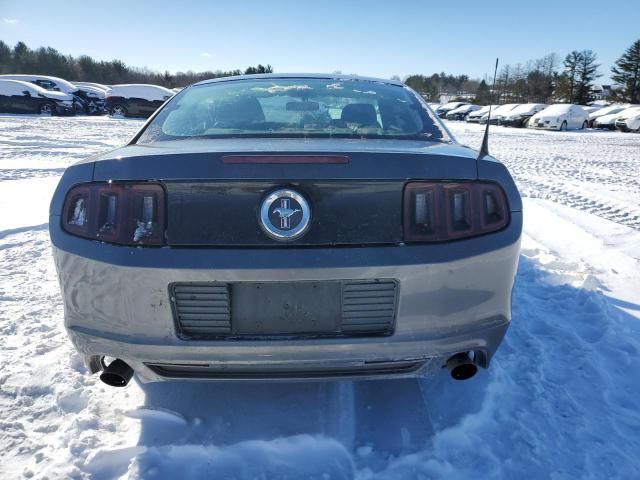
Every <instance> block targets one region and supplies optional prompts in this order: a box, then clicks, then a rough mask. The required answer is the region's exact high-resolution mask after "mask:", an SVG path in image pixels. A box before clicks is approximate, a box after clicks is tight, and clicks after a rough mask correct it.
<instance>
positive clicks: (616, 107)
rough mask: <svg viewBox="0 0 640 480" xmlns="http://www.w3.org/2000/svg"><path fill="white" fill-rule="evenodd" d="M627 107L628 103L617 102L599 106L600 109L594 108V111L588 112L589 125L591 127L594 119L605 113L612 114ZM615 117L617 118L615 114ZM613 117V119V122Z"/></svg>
mask: <svg viewBox="0 0 640 480" xmlns="http://www.w3.org/2000/svg"><path fill="white" fill-rule="evenodd" d="M629 107H630V105H629V104H620V103H619V104H615V105H610V106H608V107H604V108H601V109H600V110H596V111H595V112H592V113H590V114H589V118H588V122H589V127H591V128H593V127H594V122H595V121H596V119H598V118H601V117H604V116H605V115H613V114H616V113H621V112H622V111H623V110H625V109H627V108H629ZM615 118H617V116H616V117H615ZM615 118H614V119H613V122H614V123H615Z"/></svg>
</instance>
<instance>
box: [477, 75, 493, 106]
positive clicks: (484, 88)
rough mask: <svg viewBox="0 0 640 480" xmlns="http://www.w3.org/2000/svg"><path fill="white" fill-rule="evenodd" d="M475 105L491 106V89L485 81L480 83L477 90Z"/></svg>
mask: <svg viewBox="0 0 640 480" xmlns="http://www.w3.org/2000/svg"><path fill="white" fill-rule="evenodd" d="M475 103H477V104H479V105H489V104H490V103H491V89H490V88H489V85H487V82H485V81H484V80H482V81H481V82H480V85H478V90H476V100H475Z"/></svg>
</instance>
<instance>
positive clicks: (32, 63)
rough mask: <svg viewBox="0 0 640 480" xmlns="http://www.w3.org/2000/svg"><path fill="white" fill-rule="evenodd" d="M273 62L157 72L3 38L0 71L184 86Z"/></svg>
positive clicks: (250, 71)
mask: <svg viewBox="0 0 640 480" xmlns="http://www.w3.org/2000/svg"><path fill="white" fill-rule="evenodd" d="M271 72H273V68H272V67H271V65H261V64H259V65H257V66H255V67H254V66H250V67H248V68H246V69H244V70H241V69H236V70H229V71H223V70H214V71H205V72H193V71H191V70H189V71H187V72H177V73H171V72H168V71H166V72H164V73H162V72H157V71H154V70H150V69H148V68H138V67H131V66H128V65H125V63H124V62H122V61H121V60H110V61H97V60H94V59H93V58H91V57H90V56H88V55H81V56H79V57H73V56H71V55H64V54H62V53H60V52H58V50H56V49H55V48H51V47H40V48H37V49H30V48H29V47H28V46H27V45H26V44H25V43H24V42H18V43H16V44H15V46H14V47H13V48H12V47H10V46H9V45H7V44H6V43H5V42H3V41H2V40H0V74H3V73H26V74H38V75H49V76H53V77H60V78H64V79H67V80H72V81H79V82H82V81H84V82H95V83H103V84H105V85H115V84H120V83H152V84H155V85H162V86H164V87H167V88H174V87H184V86H186V85H189V84H191V83H195V82H199V81H200V80H205V79H208V78H218V77H227V76H230V75H242V74H247V75H248V74H255V73H271Z"/></svg>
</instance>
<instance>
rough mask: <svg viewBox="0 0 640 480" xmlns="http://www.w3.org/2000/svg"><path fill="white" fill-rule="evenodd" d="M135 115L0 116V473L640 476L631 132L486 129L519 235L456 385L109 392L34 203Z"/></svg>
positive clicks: (470, 130)
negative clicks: (476, 367)
mask: <svg viewBox="0 0 640 480" xmlns="http://www.w3.org/2000/svg"><path fill="white" fill-rule="evenodd" d="M140 125H141V123H140V122H139V121H127V120H111V119H108V118H88V117H85V118H71V119H69V118H39V117H13V116H0V366H1V368H2V370H0V478H1V479H3V480H4V479H13V478H49V479H59V478H95V479H108V478H145V479H149V478H167V479H175V478H181V479H187V478H225V479H244V478H260V479H271V478H278V479H298V478H313V479H350V478H355V479H359V480H365V479H413V478H421V479H438V478H447V479H450V478H453V479H456V478H460V479H467V478H480V479H489V478H527V479H528V478H541V479H550V478H552V479H576V478H584V479H598V480H599V479H603V478H611V479H635V478H640V453H639V452H640V370H639V368H638V361H639V360H640V266H639V263H638V259H640V184H639V179H640V135H632V134H620V133H611V132H590V131H588V132H575V133H574V132H537V131H530V130H516V129H505V128H501V127H497V128H494V129H493V131H492V137H491V142H490V143H491V149H492V152H493V153H494V154H495V155H496V156H497V157H498V158H500V159H502V160H503V161H504V162H505V163H506V164H507V165H508V166H509V168H510V169H511V171H512V172H513V174H514V176H515V178H516V181H517V182H518V184H519V186H520V188H521V189H522V192H523V194H524V195H525V200H524V205H525V209H526V210H525V236H524V240H523V250H522V257H521V262H520V269H519V272H518V278H517V284H516V288H515V292H514V317H513V324H512V326H511V328H510V330H509V333H508V334H507V337H506V339H505V341H504V343H503V345H502V347H501V348H500V350H499V351H498V353H497V355H496V357H495V358H494V361H493V364H492V367H491V369H489V370H488V371H481V372H480V373H479V374H478V375H477V376H476V377H474V378H473V379H472V380H470V381H468V382H457V383H456V382H453V381H451V380H450V379H448V378H447V376H446V374H445V373H444V372H442V373H438V374H436V376H435V377H432V378H426V379H421V380H403V381H384V382H325V383H306V384H305V383H292V384H287V383H277V384H269V383H265V384H250V385H243V384H227V385H220V384H215V385H208V384H196V385H193V384H182V383H163V384H151V385H145V386H140V385H138V384H136V383H132V384H131V385H129V386H128V387H127V388H126V389H121V390H115V389H112V388H109V387H106V386H104V385H102V384H101V383H100V381H99V380H98V378H97V377H95V376H88V375H87V374H86V370H85V368H84V366H83V365H82V362H81V361H80V358H79V357H78V356H77V355H76V354H75V353H74V352H73V350H72V348H71V345H70V343H69V342H68V341H67V338H66V335H65V333H64V330H63V328H62V306H61V302H60V297H59V294H58V286H57V281H56V277H55V272H54V267H53V262H52V259H51V256H50V251H49V250H50V249H49V239H48V233H47V208H48V199H49V197H50V195H51V193H52V190H53V188H54V187H55V183H56V182H57V179H58V177H59V176H60V175H61V173H62V172H63V170H64V168H65V167H67V166H68V165H70V164H71V163H73V162H75V161H76V160H78V159H81V158H85V157H86V156H89V155H91V154H93V153H96V152H100V151H104V150H107V149H109V148H112V147H115V146H117V145H120V144H122V143H123V142H124V141H126V140H127V139H128V138H129V137H131V136H132V135H133V133H134V132H135V131H136V130H137V129H138V128H139V127H140ZM450 128H451V129H452V130H453V131H454V133H455V134H456V135H457V136H458V137H459V139H460V140H461V141H462V142H463V143H467V144H469V145H471V146H474V147H477V146H478V145H479V143H480V139H481V134H482V129H481V127H479V126H477V125H465V124H461V123H451V124H450Z"/></svg>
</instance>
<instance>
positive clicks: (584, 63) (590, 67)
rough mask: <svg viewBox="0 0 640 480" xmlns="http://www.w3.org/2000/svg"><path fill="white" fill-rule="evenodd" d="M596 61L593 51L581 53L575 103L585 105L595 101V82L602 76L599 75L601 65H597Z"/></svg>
mask: <svg viewBox="0 0 640 480" xmlns="http://www.w3.org/2000/svg"><path fill="white" fill-rule="evenodd" d="M596 60H597V57H596V54H595V52H593V51H592V50H583V51H582V52H580V59H579V61H578V66H577V69H576V77H577V82H576V91H575V96H574V97H575V98H574V101H575V103H578V104H582V105H584V104H586V103H587V102H589V101H591V100H593V87H594V85H593V82H594V81H595V79H596V78H598V77H599V76H600V75H599V74H598V68H600V64H598V63H596Z"/></svg>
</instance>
